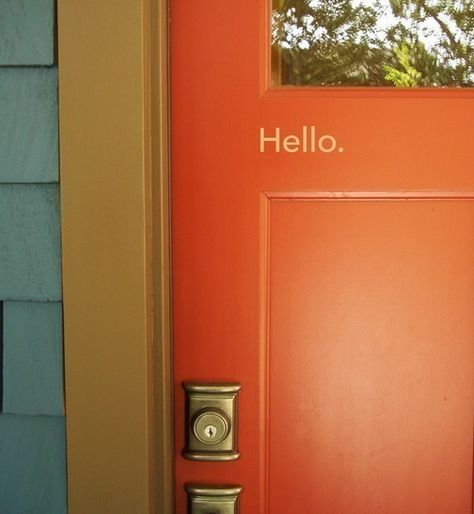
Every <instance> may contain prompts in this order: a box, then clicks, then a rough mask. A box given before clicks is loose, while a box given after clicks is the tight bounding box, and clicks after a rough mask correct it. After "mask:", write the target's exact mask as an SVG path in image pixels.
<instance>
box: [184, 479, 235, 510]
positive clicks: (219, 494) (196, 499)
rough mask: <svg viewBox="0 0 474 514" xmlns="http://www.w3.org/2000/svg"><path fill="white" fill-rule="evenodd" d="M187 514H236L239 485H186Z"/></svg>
mask: <svg viewBox="0 0 474 514" xmlns="http://www.w3.org/2000/svg"><path fill="white" fill-rule="evenodd" d="M185 489H186V492H187V493H188V513H189V514H238V512H239V495H240V493H241V492H242V486H240V485H198V484H186V485H185Z"/></svg>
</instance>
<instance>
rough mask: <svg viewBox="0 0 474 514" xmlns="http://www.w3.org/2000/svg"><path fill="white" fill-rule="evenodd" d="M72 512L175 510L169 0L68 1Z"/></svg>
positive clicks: (65, 150)
mask: <svg viewBox="0 0 474 514" xmlns="http://www.w3.org/2000/svg"><path fill="white" fill-rule="evenodd" d="M58 49H59V50H58V54H59V55H58V61H59V76H60V85H59V102H60V155H61V209H62V252H63V288H64V332H65V334H64V335H65V338H64V339H65V377H66V378H65V380H66V398H65V401H66V416H67V444H68V454H67V455H68V495H69V514H84V513H85V512H87V513H88V514H99V513H100V514H104V513H112V512H113V513H114V514H130V512H134V513H137V514H138V513H140V514H141V513H143V514H145V513H146V514H152V513H160V514H171V513H172V511H173V501H172V481H173V474H172V448H173V446H172V415H171V414H172V405H171V382H172V378H171V343H170V340H171V338H170V293H169V291H170V289H169V274H170V264H169V215H168V205H169V196H168V188H169V186H168V181H169V172H168V169H169V165H168V146H169V145H168V134H169V131H168V123H169V120H168V6H167V1H166V0H141V1H138V2H137V1H136V0H116V1H114V2H96V1H94V0H83V1H81V2H68V1H66V0H58Z"/></svg>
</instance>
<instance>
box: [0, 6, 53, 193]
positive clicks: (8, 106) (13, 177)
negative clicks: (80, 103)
mask: <svg viewBox="0 0 474 514" xmlns="http://www.w3.org/2000/svg"><path fill="white" fill-rule="evenodd" d="M1 2H2V0H0V5H1ZM0 30H1V29H0ZM57 81H58V77H57V70H56V69H55V68H43V69H42V68H0V183H5V182H56V181H57V180H58V101H57Z"/></svg>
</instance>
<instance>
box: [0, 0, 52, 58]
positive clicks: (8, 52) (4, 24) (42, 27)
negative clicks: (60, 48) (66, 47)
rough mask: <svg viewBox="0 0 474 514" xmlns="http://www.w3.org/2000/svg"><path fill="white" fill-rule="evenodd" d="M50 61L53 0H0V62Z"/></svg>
mask: <svg viewBox="0 0 474 514" xmlns="http://www.w3.org/2000/svg"><path fill="white" fill-rule="evenodd" d="M53 62H54V0H0V66H4V65H9V66H14V65H32V64H36V65H50V64H52V63H53Z"/></svg>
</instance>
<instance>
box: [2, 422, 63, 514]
mask: <svg viewBox="0 0 474 514" xmlns="http://www.w3.org/2000/svg"><path fill="white" fill-rule="evenodd" d="M0 463H1V464H0V512H1V513H2V514H66V512H67V506H66V453H65V422H64V418H63V417H62V416H54V417H50V416H11V415H6V414H2V415H0Z"/></svg>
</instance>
